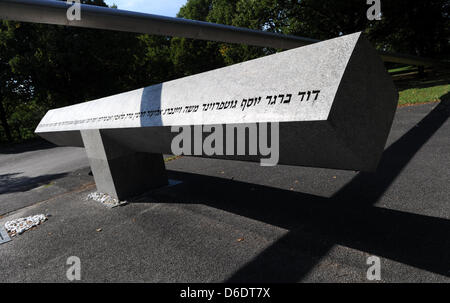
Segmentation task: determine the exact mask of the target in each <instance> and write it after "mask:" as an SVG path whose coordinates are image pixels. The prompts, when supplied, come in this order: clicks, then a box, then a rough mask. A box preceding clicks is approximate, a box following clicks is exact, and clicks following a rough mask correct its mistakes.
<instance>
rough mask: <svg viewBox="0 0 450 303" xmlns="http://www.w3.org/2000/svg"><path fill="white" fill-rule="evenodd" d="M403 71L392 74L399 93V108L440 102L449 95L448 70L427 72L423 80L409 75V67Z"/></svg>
mask: <svg viewBox="0 0 450 303" xmlns="http://www.w3.org/2000/svg"><path fill="white" fill-rule="evenodd" d="M404 71H405V73H404V74H403V73H402V74H392V79H393V80H394V83H395V85H396V86H397V89H398V92H399V98H398V105H399V106H405V105H414V104H421V103H427V102H436V101H440V100H441V97H442V96H444V95H446V94H448V93H450V71H449V70H428V71H426V74H425V77H424V78H419V77H418V76H417V73H414V72H412V73H411V70H410V69H409V66H407V67H405V70H404ZM389 72H391V70H390V71H389Z"/></svg>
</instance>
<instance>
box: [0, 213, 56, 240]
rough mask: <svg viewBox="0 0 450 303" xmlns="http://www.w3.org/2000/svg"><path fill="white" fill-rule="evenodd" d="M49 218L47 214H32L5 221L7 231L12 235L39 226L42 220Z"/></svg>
mask: <svg viewBox="0 0 450 303" xmlns="http://www.w3.org/2000/svg"><path fill="white" fill-rule="evenodd" d="M46 220H47V216H45V215H43V214H40V215H35V216H30V217H26V218H19V219H14V220H11V221H7V222H6V223H5V229H6V231H7V232H8V233H9V234H10V235H11V237H14V236H17V235H20V234H22V233H24V232H25V231H27V230H29V229H31V228H33V227H35V226H38V225H39V224H41V223H42V222H44V221H46Z"/></svg>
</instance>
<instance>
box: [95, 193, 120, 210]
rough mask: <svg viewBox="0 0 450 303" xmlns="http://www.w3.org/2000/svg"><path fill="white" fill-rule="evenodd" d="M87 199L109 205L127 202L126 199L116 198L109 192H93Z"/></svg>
mask: <svg viewBox="0 0 450 303" xmlns="http://www.w3.org/2000/svg"><path fill="white" fill-rule="evenodd" d="M87 200H94V201H96V202H100V203H102V204H104V205H106V206H108V207H111V208H113V207H116V206H120V205H123V204H126V203H127V202H126V201H119V200H117V199H116V198H113V197H111V196H110V195H108V194H104V193H99V192H93V193H90V194H89V195H88V196H87Z"/></svg>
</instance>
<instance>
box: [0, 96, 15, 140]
mask: <svg viewBox="0 0 450 303" xmlns="http://www.w3.org/2000/svg"><path fill="white" fill-rule="evenodd" d="M0 120H1V123H2V126H3V129H4V130H5V134H6V139H7V140H8V142H12V141H13V139H12V136H11V130H10V129H9V125H8V119H7V118H6V111H5V108H4V107H3V99H2V97H1V95H0Z"/></svg>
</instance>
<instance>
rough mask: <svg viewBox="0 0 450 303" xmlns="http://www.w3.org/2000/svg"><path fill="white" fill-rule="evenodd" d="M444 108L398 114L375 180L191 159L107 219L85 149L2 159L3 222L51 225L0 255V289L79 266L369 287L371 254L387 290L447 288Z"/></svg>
mask: <svg viewBox="0 0 450 303" xmlns="http://www.w3.org/2000/svg"><path fill="white" fill-rule="evenodd" d="M449 103H450V101H449V99H448V96H446V97H445V98H443V101H442V102H441V103H432V104H426V105H420V106H414V107H405V108H400V109H398V110H397V115H396V118H395V122H394V125H393V128H392V132H391V134H390V137H389V142H388V144H387V147H386V151H385V153H384V156H383V159H382V161H381V163H380V166H379V168H378V171H377V172H376V173H358V172H351V171H337V170H330V169H314V168H304V167H290V166H278V167H270V168H269V167H260V166H259V165H258V164H256V163H245V162H234V161H226V160H212V159H197V158H186V157H185V158H180V159H177V160H173V161H170V162H168V163H167V164H166V167H167V169H168V171H169V175H170V177H171V178H172V179H177V180H181V181H183V183H181V184H179V185H175V186H172V187H167V188H162V189H158V190H154V191H151V192H149V193H147V194H146V195H143V196H141V197H139V198H135V199H133V201H130V203H129V204H128V205H126V206H123V207H118V208H113V209H109V208H106V207H105V206H103V205H101V204H100V203H98V202H94V201H90V200H86V196H87V195H88V194H89V193H91V192H93V191H95V185H94V184H93V179H92V177H91V176H89V175H88V172H89V168H87V160H86V158H85V155H84V151H83V150H82V149H77V148H60V147H57V148H54V147H51V146H47V145H40V144H37V145H36V146H34V147H31V148H29V147H28V148H22V149H20V148H18V149H16V150H11V149H9V150H0V215H1V214H3V216H2V217H0V224H2V225H3V224H4V223H5V222H6V221H7V220H11V219H14V218H18V217H23V216H27V215H35V214H40V213H44V214H47V213H48V214H51V215H52V216H51V217H50V218H49V220H48V221H46V222H45V223H43V224H42V225H40V226H38V227H37V228H36V229H34V230H31V231H28V232H26V233H24V234H23V235H21V236H19V237H17V238H13V240H12V241H11V242H8V243H6V244H3V245H0V281H1V282H16V281H17V282H19V281H26V282H31V281H33V282H47V281H60V282H65V281H67V278H66V270H67V269H68V266H67V265H66V260H67V258H68V257H69V256H78V257H79V258H80V259H81V269H82V281H85V282H88V281H96V282H107V281H108V282H109V281H114V282H115V281H122V282H128V281H146V282H298V281H302V282H367V279H366V271H367V269H368V267H369V265H367V264H366V261H367V258H368V257H369V256H371V255H376V256H379V257H380V258H381V278H382V282H437V281H442V282H450V186H449V181H450V122H449V121H448V117H449V113H450V110H449V108H450V106H449ZM98 228H101V229H102V231H101V232H97V231H96V229H98ZM238 239H241V241H238Z"/></svg>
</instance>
